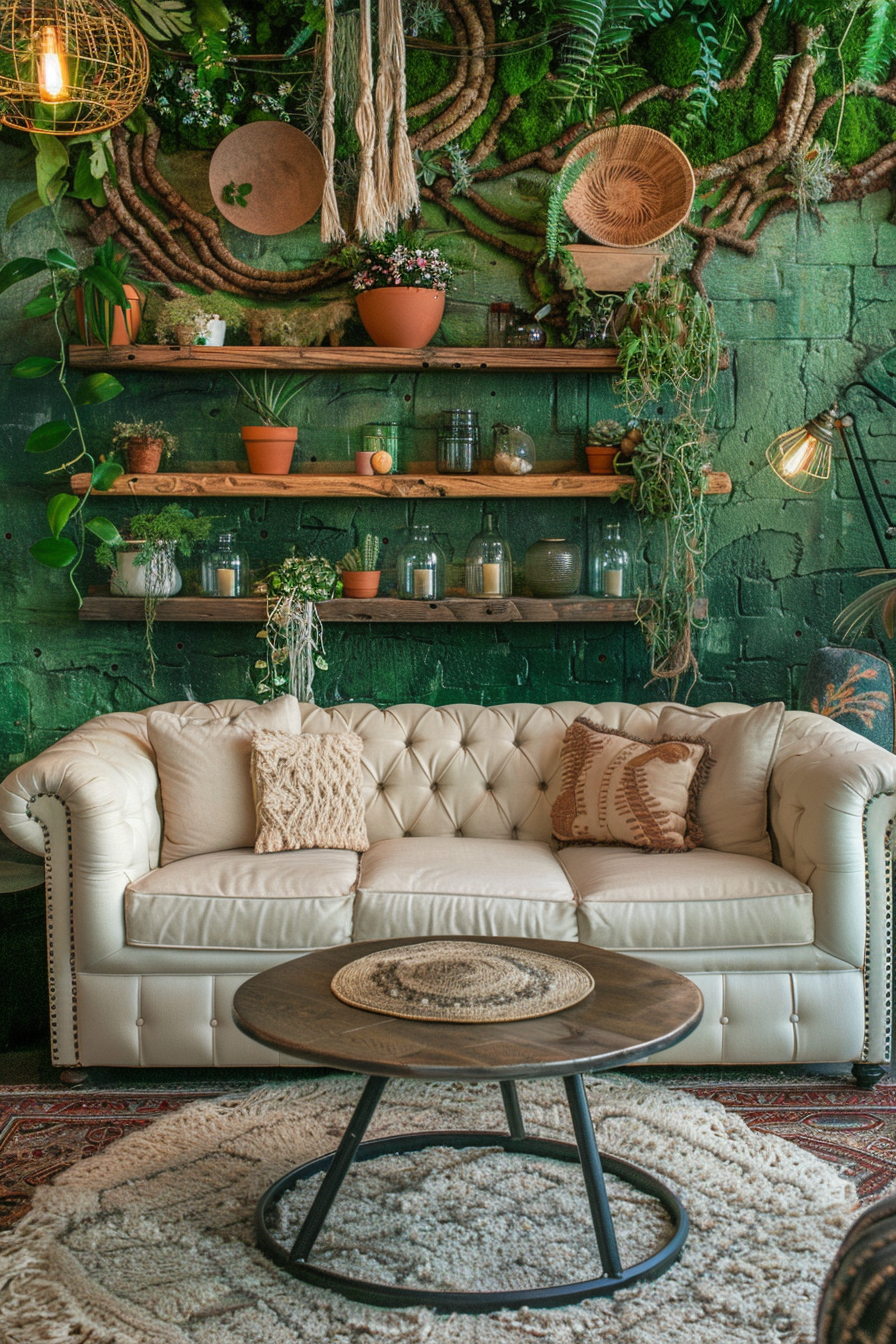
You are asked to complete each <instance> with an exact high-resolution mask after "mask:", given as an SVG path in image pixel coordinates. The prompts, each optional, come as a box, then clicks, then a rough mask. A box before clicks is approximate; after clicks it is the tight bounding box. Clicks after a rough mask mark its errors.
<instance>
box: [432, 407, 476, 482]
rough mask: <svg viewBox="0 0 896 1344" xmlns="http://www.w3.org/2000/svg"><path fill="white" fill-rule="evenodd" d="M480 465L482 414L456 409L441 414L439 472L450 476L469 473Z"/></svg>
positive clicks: (437, 450) (437, 460)
mask: <svg viewBox="0 0 896 1344" xmlns="http://www.w3.org/2000/svg"><path fill="white" fill-rule="evenodd" d="M478 466H479V416H478V415H477V414H476V412H475V411H467V410H462V409H460V408H455V409H453V410H449V411H442V412H440V414H439V434H438V442H437V447H436V471H438V472H440V473H441V474H443V475H447V476H469V475H471V474H472V473H473V472H475V471H476V470H477V469H478Z"/></svg>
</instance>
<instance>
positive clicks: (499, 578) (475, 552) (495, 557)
mask: <svg viewBox="0 0 896 1344" xmlns="http://www.w3.org/2000/svg"><path fill="white" fill-rule="evenodd" d="M464 586H465V589H466V594H467V597H510V595H511V593H512V592H513V561H512V559H511V556H510V546H509V545H508V543H507V542H506V541H505V540H504V538H503V537H502V536H501V534H500V532H498V531H497V529H496V527H495V515H494V514H493V513H487V514H486V515H485V526H484V528H483V529H482V531H481V532H480V533H479V536H478V537H474V538H473V540H472V541H471V542H470V544H469V546H468V547H467V562H466V569H465V585H464Z"/></svg>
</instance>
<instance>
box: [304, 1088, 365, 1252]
mask: <svg viewBox="0 0 896 1344" xmlns="http://www.w3.org/2000/svg"><path fill="white" fill-rule="evenodd" d="M388 1081H389V1079H388V1078H374V1077H371V1078H368V1079H367V1083H366V1085H365V1087H364V1091H363V1092H362V1093H361V1099H360V1101H359V1102H358V1104H357V1106H356V1107H355V1112H354V1115H353V1116H352V1118H351V1120H349V1122H348V1129H347V1130H346V1131H345V1133H344V1134H343V1136H342V1138H341V1140H340V1142H339V1147H338V1148H337V1149H336V1151H335V1153H334V1154H333V1161H332V1162H331V1163H330V1165H329V1167H328V1168H327V1174H326V1175H325V1176H324V1179H323V1180H322V1181H321V1183H320V1188H319V1189H318V1192H317V1194H316V1195H315V1196H314V1200H313V1202H312V1205H311V1208H310V1209H309V1210H308V1212H307V1214H306V1215H305V1221H304V1222H303V1223H302V1226H301V1227H300V1228H299V1235H298V1236H297V1237H296V1239H295V1241H294V1242H293V1247H292V1250H291V1251H290V1253H289V1258H290V1260H307V1259H308V1256H309V1255H310V1254H311V1248H312V1247H313V1245H314V1243H315V1242H316V1241H317V1238H318V1236H319V1235H320V1230H321V1228H322V1227H323V1225H324V1219H325V1218H326V1216H327V1214H328V1213H329V1212H330V1208H331V1206H332V1203H333V1200H334V1199H335V1198H336V1196H337V1194H338V1193H339V1187H340V1186H341V1185H342V1182H343V1181H344V1180H345V1177H346V1173H347V1172H348V1169H349V1167H350V1166H351V1164H352V1162H353V1161H354V1160H355V1154H356V1153H357V1151H358V1148H359V1146H360V1144H361V1140H362V1139H363V1137H364V1135H365V1133H366V1131H367V1126H368V1125H369V1124H370V1122H371V1120H372V1119H373V1113H374V1111H375V1110H376V1108H377V1106H378V1105H379V1100H380V1097H381V1096H382V1095H383V1091H384V1089H385V1086H386V1084H387V1083H388Z"/></svg>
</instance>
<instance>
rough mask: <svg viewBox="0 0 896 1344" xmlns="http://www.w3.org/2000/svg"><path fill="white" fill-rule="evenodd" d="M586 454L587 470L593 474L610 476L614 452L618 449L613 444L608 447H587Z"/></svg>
mask: <svg viewBox="0 0 896 1344" xmlns="http://www.w3.org/2000/svg"><path fill="white" fill-rule="evenodd" d="M585 452H586V453H587V454H588V470H589V471H590V472H591V473H592V474H593V475H595V476H612V475H613V464H614V463H615V461H616V454H617V453H618V452H619V449H618V448H616V447H615V446H609V447H600V446H597V447H588V448H586V449H585Z"/></svg>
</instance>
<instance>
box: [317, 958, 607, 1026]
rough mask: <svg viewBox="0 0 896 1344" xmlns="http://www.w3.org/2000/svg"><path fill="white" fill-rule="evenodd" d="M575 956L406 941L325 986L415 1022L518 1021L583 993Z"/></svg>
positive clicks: (583, 975) (356, 1003) (584, 981)
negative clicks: (568, 957)
mask: <svg viewBox="0 0 896 1344" xmlns="http://www.w3.org/2000/svg"><path fill="white" fill-rule="evenodd" d="M593 988H594V980H593V979H592V977H591V975H590V973H589V972H588V971H586V970H585V968H584V967H583V966H579V965H577V964H576V962H574V961H565V960H563V959H561V958H560V957H552V956H549V955H548V954H547V953H545V952H536V951H533V950H531V949H529V948H519V947H508V946H506V945H505V944H503V943H465V942H441V941H436V942H431V943H411V944H410V945H408V946H405V947H395V948H391V949H390V950H388V951H383V952H371V953H370V955H369V956H366V957H359V958H358V960H357V961H350V962H349V963H348V964H347V965H345V966H343V967H342V968H341V970H338V971H337V972H336V974H335V975H334V976H333V979H332V980H331V982H330V989H331V990H332V992H333V993H334V994H335V995H336V997H337V999H341V1000H342V1002H343V1003H348V1004H350V1005H351V1006H352V1007H353V1008H365V1009H367V1011H368V1012H373V1013H385V1014H386V1015H387V1016H388V1017H409V1018H413V1019H414V1020H416V1021H418V1022H519V1021H521V1020H522V1019H523V1018H527V1017H544V1016H546V1015H547V1014H548V1013H557V1012H560V1010H561V1009H562V1008H570V1007H572V1005H573V1004H574V1003H578V1002H579V1001H580V999H584V998H585V997H586V996H587V995H588V994H590V993H591V991H592V989H593Z"/></svg>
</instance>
